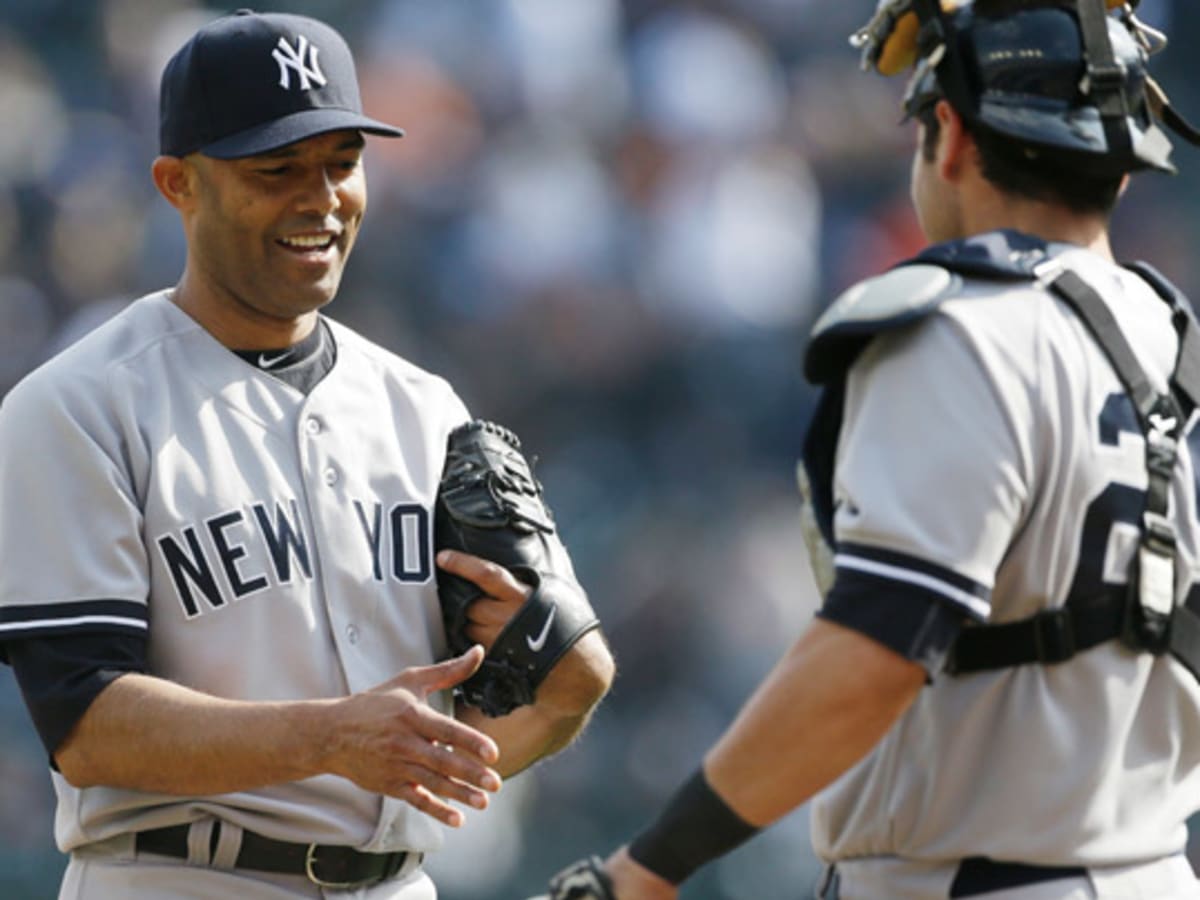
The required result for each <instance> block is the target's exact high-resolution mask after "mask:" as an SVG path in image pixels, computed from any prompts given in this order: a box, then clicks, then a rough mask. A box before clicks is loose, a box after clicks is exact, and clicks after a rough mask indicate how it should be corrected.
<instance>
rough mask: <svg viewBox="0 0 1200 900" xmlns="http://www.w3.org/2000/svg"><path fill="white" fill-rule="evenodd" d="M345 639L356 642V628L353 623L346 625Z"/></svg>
mask: <svg viewBox="0 0 1200 900" xmlns="http://www.w3.org/2000/svg"><path fill="white" fill-rule="evenodd" d="M346 640H348V641H349V642H350V643H352V644H357V643H358V628H357V626H354V625H347V626H346Z"/></svg>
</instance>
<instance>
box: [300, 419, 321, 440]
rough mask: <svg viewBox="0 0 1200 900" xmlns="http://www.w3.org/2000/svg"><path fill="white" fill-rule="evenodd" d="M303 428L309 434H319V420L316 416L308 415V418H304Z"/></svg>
mask: <svg viewBox="0 0 1200 900" xmlns="http://www.w3.org/2000/svg"><path fill="white" fill-rule="evenodd" d="M304 430H305V431H307V432H308V433H309V434H314V435H315V434H320V433H321V420H320V419H318V418H317V417H316V416H309V417H308V419H306V420H305V422H304Z"/></svg>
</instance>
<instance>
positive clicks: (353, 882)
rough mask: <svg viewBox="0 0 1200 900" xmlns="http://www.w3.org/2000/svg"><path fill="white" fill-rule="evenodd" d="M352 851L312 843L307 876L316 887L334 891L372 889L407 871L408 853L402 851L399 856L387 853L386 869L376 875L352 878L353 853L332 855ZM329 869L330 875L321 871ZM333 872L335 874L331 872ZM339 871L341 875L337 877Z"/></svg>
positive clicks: (305, 861)
mask: <svg viewBox="0 0 1200 900" xmlns="http://www.w3.org/2000/svg"><path fill="white" fill-rule="evenodd" d="M346 849H348V848H342V847H323V846H321V845H320V844H309V845H308V849H307V850H306V851H305V853H304V875H305V877H306V878H307V879H308V880H309V881H311V882H312V883H313V884H315V885H317V886H318V887H323V888H331V889H333V890H347V889H350V888H362V887H371V886H372V885H376V884H380V883H381V882H384V881H387V880H388V879H389V878H394V877H395V875H396V873H397V872H399V871H400V869H401V868H403V866H404V863H405V861H406V860H407V858H408V854H407V853H405V852H403V851H401V852H397V853H389V854H387V856H388V858H387V860H386V861H385V865H384V866H383V868H382V869H380V870H379V871H377V872H374V873H372V874H371V875H370V876H368V877H365V878H364V877H361V876H359V877H352V875H351V870H352V868H353V866H352V865H351V862H352V859H353V855H354V854H353V851H351V852H350V854H349V855H341V856H330V855H329V854H330V853H331V852H333V853H337V851H343V850H346ZM322 851H324V852H325V854H326V856H325V858H323V859H322V858H321V852H322ZM322 868H324V869H326V870H327V874H325V875H322V874H321V873H320V871H319V870H320V869H322ZM330 870H331V871H330ZM333 872H337V873H338V874H337V876H335V875H334V874H333Z"/></svg>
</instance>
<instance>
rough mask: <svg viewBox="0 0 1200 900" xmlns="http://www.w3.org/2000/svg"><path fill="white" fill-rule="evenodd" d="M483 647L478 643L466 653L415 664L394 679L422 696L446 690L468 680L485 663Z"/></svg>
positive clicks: (396, 683) (394, 681)
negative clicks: (428, 662) (438, 660)
mask: <svg viewBox="0 0 1200 900" xmlns="http://www.w3.org/2000/svg"><path fill="white" fill-rule="evenodd" d="M483 656H484V652H483V648H482V647H480V646H478V645H476V646H474V647H471V648H470V649H469V650H467V651H466V652H465V653H462V654H460V655H458V656H452V657H450V659H444V660H442V661H441V662H436V663H433V664H432V665H428V666H414V667H413V668H411V669H405V670H404V671H403V672H401V673H400V675H399V676H398V677H396V678H395V679H394V680H393V682H392V683H393V684H394V685H395V686H397V687H405V688H408V689H409V690H413V691H418V692H420V693H421V694H422V696H427V695H429V694H432V693H433V692H434V691H446V690H449V689H450V688H452V687H454V686H455V685H456V684H459V683H461V682H463V681H466V680H467V679H468V678H470V677H471V676H472V675H474V674H475V671H476V670H477V669H478V668H479V666H480V664H482V663H483Z"/></svg>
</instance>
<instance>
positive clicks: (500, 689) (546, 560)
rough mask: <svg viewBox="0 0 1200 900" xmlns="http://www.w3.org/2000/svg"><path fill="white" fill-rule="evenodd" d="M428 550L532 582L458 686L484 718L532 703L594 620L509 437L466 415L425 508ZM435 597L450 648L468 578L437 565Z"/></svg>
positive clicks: (465, 643) (456, 637) (469, 599)
mask: <svg viewBox="0 0 1200 900" xmlns="http://www.w3.org/2000/svg"><path fill="white" fill-rule="evenodd" d="M434 544H435V545H436V547H435V550H436V551H441V550H445V549H450V550H461V551H463V552H464V553H470V554H472V555H474V556H479V557H482V558H483V559H487V560H491V561H492V562H495V563H499V564H500V565H502V566H505V567H506V568H508V569H509V570H510V571H511V572H512V573H513V574H514V575H515V576H516V577H517V578H519V579H520V580H521V581H523V582H525V583H526V584H528V585H529V586H530V587H532V588H533V591H532V593H531V594H530V596H529V599H528V600H526V601H525V603H524V604H523V605H522V606H521V608H520V609H519V610H517V612H516V613H515V614H514V615H513V617H512V619H511V620H510V621H509V623H508V624H507V625H506V626H505V627H504V629H503V630H502V631H501V632H500V635H499V636H498V637H497V638H496V642H495V644H494V645H493V646H492V648H491V650H489V651H488V654H487V657H486V658H485V659H484V661H483V665H482V666H480V668H479V671H478V672H476V673H475V674H474V675H472V676H471V677H470V678H469V679H467V681H465V682H464V683H463V684H462V685H460V687H459V691H460V694H461V696H462V698H463V700H464V701H465V702H467V703H469V704H471V705H472V706H478V707H479V708H480V709H482V710H483V711H484V713H486V714H487V715H489V716H503V715H506V714H508V713H509V712H511V711H512V710H513V709H515V708H516V707H518V706H522V705H525V704H528V703H532V702H533V701H534V695H535V693H536V691H537V687H538V685H539V684H541V683H542V681H543V680H544V679H545V677H546V675H547V674H548V673H549V672H550V670H551V669H552V668H553V667H554V664H555V663H556V662H558V660H559V658H560V657H561V656H562V655H563V654H564V653H566V652H567V650H569V649H570V648H571V647H572V646H573V645H574V644H575V642H576V641H578V640H579V639H580V638H581V637H583V636H584V635H585V634H586V633H587V632H588V631H590V630H591V629H593V628H595V627H597V626H598V625H599V624H600V623H599V620H598V619H597V618H596V614H595V613H594V612H592V607H591V605H590V604H589V603H588V599H587V594H585V593H584V590H583V588H582V587H580V585H579V582H578V581H576V579H575V572H574V569H573V568H572V566H571V560H570V557H568V556H567V551H566V548H565V547H563V545H562V542H561V541H560V540H559V537H558V533H557V530H556V529H555V526H554V518H553V516H551V514H550V510H549V509H548V508H547V507H546V504H545V502H544V500H543V498H542V486H541V485H540V484H539V483H538V482H537V480H536V479H535V478H534V477H533V472H532V471H531V470H530V466H529V463H528V462H527V461H526V460H525V457H524V456H522V454H521V442H520V440H519V439H518V438H517V436H516V435H515V434H513V433H512V432H511V431H509V430H508V429H507V428H503V427H501V426H499V425H496V424H494V423H492V422H484V421H480V420H476V421H473V422H468V423H467V424H466V425H462V426H460V427H458V428H456V429H455V430H454V431H452V432H451V433H450V439H449V443H448V446H447V450H446V468H445V471H444V472H443V473H442V482H441V485H440V487H439V489H438V498H437V506H436V510H435V513H434ZM437 579H438V596H439V599H440V600H441V605H442V618H443V620H444V622H445V625H446V638H447V640H448V642H449V645H450V649H451V650H452V651H453V652H455V653H462V652H464V651H465V650H467V649H468V648H469V647H471V645H472V644H473V643H474V641H472V640H471V639H470V638H468V637H467V634H466V628H467V607H469V606H470V605H471V604H472V603H474V602H475V601H476V600H478V599H479V598H480V597H481V596H483V592H482V591H481V590H480V588H479V587H478V585H475V584H473V583H472V582H470V581H467V580H466V579H464V578H460V577H459V576H457V575H453V574H451V573H449V572H445V571H443V570H441V569H438V572H437Z"/></svg>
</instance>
